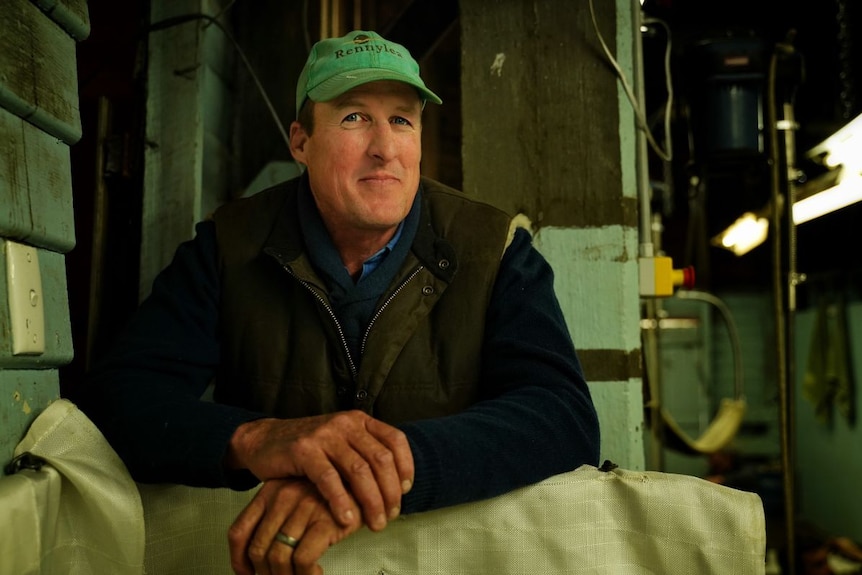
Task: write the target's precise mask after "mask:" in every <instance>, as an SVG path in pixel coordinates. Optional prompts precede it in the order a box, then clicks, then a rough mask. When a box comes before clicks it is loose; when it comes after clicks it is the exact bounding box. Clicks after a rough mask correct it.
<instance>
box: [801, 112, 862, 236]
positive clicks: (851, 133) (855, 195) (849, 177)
mask: <svg viewBox="0 0 862 575" xmlns="http://www.w3.org/2000/svg"><path fill="white" fill-rule="evenodd" d="M806 156H807V157H808V158H809V159H811V160H813V161H815V162H818V163H820V164H822V165H823V166H825V167H827V168H829V171H828V172H826V173H825V174H823V175H822V176H820V177H818V178H815V179H813V180H811V181H810V182H806V184H805V185H803V186H801V187H800V188H799V189H798V190H797V200H796V201H795V202H794V204H793V221H794V223H796V224H801V223H803V222H807V221H809V220H812V219H814V218H817V217H820V216H822V215H825V214H828V213H830V212H833V211H835V210H840V209H841V208H844V207H847V206H849V205H851V204H854V203H856V202H858V201H860V200H862V114H860V115H859V116H856V118H854V119H853V120H852V121H851V122H849V123H848V124H847V125H845V126H844V127H843V128H841V129H840V130H838V131H837V132H835V133H834V134H832V135H831V136H829V137H828V138H827V139H825V140H824V141H823V142H821V143H820V144H818V145H817V146H815V147H814V148H812V149H811V150H809V151H808V153H807V154H806Z"/></svg>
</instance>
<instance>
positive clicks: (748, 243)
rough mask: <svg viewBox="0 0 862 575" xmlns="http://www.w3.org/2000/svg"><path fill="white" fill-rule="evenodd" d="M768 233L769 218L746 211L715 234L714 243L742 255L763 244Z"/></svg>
mask: <svg viewBox="0 0 862 575" xmlns="http://www.w3.org/2000/svg"><path fill="white" fill-rule="evenodd" d="M768 233H769V220H767V219H766V218H765V217H764V216H762V215H759V214H755V213H754V212H745V213H744V214H742V215H741V216H739V217H738V218H737V219H736V221H735V222H733V223H732V224H731V225H730V226H728V227H727V229H725V230H724V231H723V232H721V233H720V234H718V235H717V236H715V237H714V238H713V239H712V244H713V245H716V246H718V247H722V248H725V249H728V250H730V251H732V252H733V253H735V254H736V255H738V256H741V255H743V254H747V253H748V252H750V251H751V250H752V249H754V248H756V247H757V246H759V245H760V244H762V243H763V242H764V240H766V235H767V234H768Z"/></svg>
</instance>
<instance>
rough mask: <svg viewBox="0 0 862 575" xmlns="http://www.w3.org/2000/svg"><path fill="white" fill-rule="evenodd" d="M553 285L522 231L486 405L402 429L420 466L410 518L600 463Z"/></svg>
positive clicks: (496, 312) (501, 299)
mask: <svg viewBox="0 0 862 575" xmlns="http://www.w3.org/2000/svg"><path fill="white" fill-rule="evenodd" d="M553 281H554V278H553V272H552V269H551V267H550V265H549V264H548V263H547V261H546V260H545V259H544V257H542V255H541V254H540V253H539V252H538V251H537V250H536V249H535V248H534V247H533V246H532V241H531V237H530V235H529V234H528V233H527V232H526V231H524V230H518V232H517V233H516V235H515V238H514V241H513V242H512V244H511V245H510V246H509V247H508V249H507V250H506V253H505V254H504V256H503V259H502V262H501V267H500V272H499V274H498V277H497V281H496V283H495V286H494V290H493V293H492V298H491V303H490V306H489V309H488V314H487V318H486V326H485V327H486V336H485V338H486V340H485V343H484V351H483V358H482V386H483V389H484V390H485V394H484V396H485V398H484V399H483V400H482V401H480V402H478V403H476V404H474V405H473V406H471V407H470V408H468V409H467V410H465V411H463V412H461V413H458V414H455V415H451V416H448V417H444V418H438V419H428V420H422V421H416V422H410V423H406V424H403V425H400V426H399V427H400V428H401V429H402V430H403V431H404V432H405V433H406V434H407V437H408V439H409V441H410V445H411V448H412V450H413V456H414V462H415V466H416V481H415V483H414V486H413V489H412V490H411V491H410V492H409V493H408V494H407V495H406V496H405V499H404V501H403V505H402V511H403V512H404V513H414V512H419V511H427V510H431V509H437V508H441V507H446V506H449V505H455V504H459V503H465V502H469V501H476V500H480V499H485V498H489V497H493V496H496V495H499V494H502V493H505V492H507V491H510V490H512V489H515V488H518V487H522V486H525V485H528V484H531V483H535V482H537V481H541V480H542V479H545V478H547V477H550V476H552V475H556V474H558V473H562V472H565V471H570V470H573V469H575V468H577V467H578V466H580V465H582V464H590V465H598V459H599V439H600V434H599V424H598V418H597V415H596V412H595V408H594V406H593V402H592V399H591V396H590V392H589V388H588V387H587V384H586V381H585V379H584V376H583V373H582V370H581V366H580V362H579V360H578V357H577V354H576V351H575V348H574V345H573V342H572V339H571V336H570V334H569V331H568V328H567V326H566V322H565V319H564V317H563V314H562V310H561V309H560V305H559V302H558V300H557V297H556V294H555V292H554V286H553Z"/></svg>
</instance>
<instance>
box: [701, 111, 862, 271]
mask: <svg viewBox="0 0 862 575" xmlns="http://www.w3.org/2000/svg"><path fill="white" fill-rule="evenodd" d="M806 156H807V157H808V158H809V159H810V160H812V161H814V162H816V163H819V164H821V165H822V166H824V167H826V168H828V170H827V171H826V172H825V173H823V174H822V175H819V176H817V177H816V178H812V179H811V180H809V181H807V182H805V183H804V184H801V185H799V186H797V188H796V190H795V194H794V195H795V200H794V202H793V207H792V210H793V212H792V213H793V223H794V224H801V223H804V222H807V221H810V220H813V219H815V218H819V217H820V216H823V215H826V214H828V213H830V212H834V211H835V210H840V209H841V208H844V207H847V206H849V205H851V204H854V203H856V202H860V201H862V114H860V115H859V116H857V117H856V118H854V119H853V120H852V121H851V122H849V123H848V124H847V125H845V126H844V127H843V128H841V129H840V130H838V131H837V132H835V133H834V134H833V135H831V136H829V137H828V138H827V139H825V140H824V141H823V142H821V143H820V144H818V145H817V146H815V147H814V148H812V149H811V150H809V151H808V152H807V154H806ZM767 211H768V210H767ZM768 233H769V221H768V219H767V218H766V216H764V215H763V214H762V213H761V214H755V213H754V212H746V213H744V214H743V215H742V216H740V217H739V218H737V220H736V221H735V222H734V223H733V224H731V225H730V226H729V227H728V228H727V229H726V230H724V231H723V232H721V233H720V234H718V235H717V236H715V237H714V238H713V239H712V244H713V245H715V246H718V247H722V248H725V249H728V250H730V251H732V252H733V253H735V254H736V255H738V256H741V255H743V254H746V253H748V252H749V251H751V250H752V249H754V248H755V247H757V246H758V245H760V244H761V243H763V242H764V241H765V240H766V236H767V234H768Z"/></svg>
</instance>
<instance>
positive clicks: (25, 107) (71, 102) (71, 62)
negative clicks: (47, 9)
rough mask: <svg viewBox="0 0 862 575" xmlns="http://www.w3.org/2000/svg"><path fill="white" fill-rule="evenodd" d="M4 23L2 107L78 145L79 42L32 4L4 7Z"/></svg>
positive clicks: (6, 0) (0, 39)
mask: <svg viewBox="0 0 862 575" xmlns="http://www.w3.org/2000/svg"><path fill="white" fill-rule="evenodd" d="M0 22H2V23H4V26H3V33H2V34H0V107H3V108H6V109H7V110H9V111H11V112H12V113H13V114H16V115H18V116H20V117H22V118H24V119H25V120H27V121H28V122H31V123H32V124H34V125H35V126H38V127H39V128H41V129H43V130H45V131H46V132H48V133H49V134H51V135H53V136H55V137H57V138H60V139H61V140H63V141H64V142H66V143H67V144H74V143H75V142H77V141H78V140H79V139H80V138H81V117H80V112H79V109H78V73H77V67H76V64H75V40H74V39H73V38H72V37H70V36H69V34H67V33H66V32H65V31H64V30H63V29H62V28H60V27H59V26H57V24H56V23H54V22H53V21H51V19H49V18H48V17H47V16H46V15H45V14H44V13H43V12H42V11H41V10H39V8H37V7H36V6H35V5H34V4H32V3H31V2H28V1H27V0H3V1H2V2H0ZM10 23H14V26H12V25H11V24H10ZM13 30H14V32H13Z"/></svg>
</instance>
